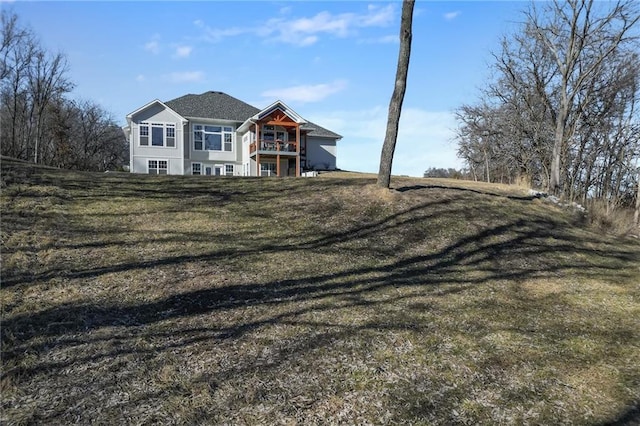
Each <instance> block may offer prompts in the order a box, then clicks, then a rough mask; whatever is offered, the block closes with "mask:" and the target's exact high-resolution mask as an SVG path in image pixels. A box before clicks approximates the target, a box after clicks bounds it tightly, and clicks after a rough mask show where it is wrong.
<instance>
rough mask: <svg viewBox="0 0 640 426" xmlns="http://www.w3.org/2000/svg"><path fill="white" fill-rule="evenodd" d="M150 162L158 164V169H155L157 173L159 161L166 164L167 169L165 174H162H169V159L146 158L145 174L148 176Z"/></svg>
mask: <svg viewBox="0 0 640 426" xmlns="http://www.w3.org/2000/svg"><path fill="white" fill-rule="evenodd" d="M151 161H157V162H158V168H157V170H158V172H159V171H160V162H161V161H164V162H165V163H167V168H166V170H167V173H164V174H166V175H168V174H169V170H170V168H169V159H168V158H147V159H146V164H147V174H150V173H149V163H150V162H151ZM154 174H156V175H160V174H161V173H154Z"/></svg>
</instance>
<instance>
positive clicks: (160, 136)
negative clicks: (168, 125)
mask: <svg viewBox="0 0 640 426" xmlns="http://www.w3.org/2000/svg"><path fill="white" fill-rule="evenodd" d="M151 146H164V128H163V126H162V124H152V125H151Z"/></svg>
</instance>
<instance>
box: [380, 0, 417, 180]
mask: <svg viewBox="0 0 640 426" xmlns="http://www.w3.org/2000/svg"><path fill="white" fill-rule="evenodd" d="M414 4H415V0H403V2H402V17H401V21H400V52H399V54H398V68H397V70H396V83H395V86H394V88H393V94H392V95H391V102H390V103H389V116H388V118H387V131H386V134H385V137H384V144H383V145H382V153H381V155H380V170H379V171H378V186H379V187H381V188H389V185H390V184H391V166H392V163H393V154H394V152H395V149H396V141H397V139H398V124H399V123H400V112H401V111H402V101H403V100H404V93H405V91H406V89H407V74H408V73H409V57H410V56H411V26H412V23H413V6H414Z"/></svg>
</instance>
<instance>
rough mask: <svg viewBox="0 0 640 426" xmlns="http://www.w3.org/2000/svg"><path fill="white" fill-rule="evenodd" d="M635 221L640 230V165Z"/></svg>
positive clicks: (639, 230) (639, 169)
mask: <svg viewBox="0 0 640 426" xmlns="http://www.w3.org/2000/svg"><path fill="white" fill-rule="evenodd" d="M633 221H634V222H635V224H636V226H637V227H638V232H640V167H639V168H638V193H637V194H636V211H635V213H634V214H633Z"/></svg>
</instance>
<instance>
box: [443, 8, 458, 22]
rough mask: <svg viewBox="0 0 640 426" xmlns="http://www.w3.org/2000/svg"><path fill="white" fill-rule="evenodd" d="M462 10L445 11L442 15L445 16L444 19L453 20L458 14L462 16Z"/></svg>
mask: <svg viewBox="0 0 640 426" xmlns="http://www.w3.org/2000/svg"><path fill="white" fill-rule="evenodd" d="M460 13H462V12H460V11H459V10H456V11H455V12H448V13H445V14H444V15H442V16H443V17H444V19H446V20H447V21H453V20H454V19H456V18H457V17H458V16H460Z"/></svg>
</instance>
